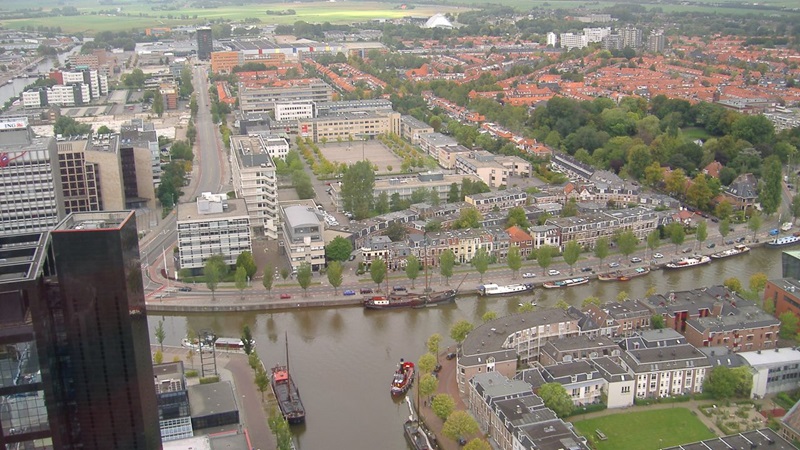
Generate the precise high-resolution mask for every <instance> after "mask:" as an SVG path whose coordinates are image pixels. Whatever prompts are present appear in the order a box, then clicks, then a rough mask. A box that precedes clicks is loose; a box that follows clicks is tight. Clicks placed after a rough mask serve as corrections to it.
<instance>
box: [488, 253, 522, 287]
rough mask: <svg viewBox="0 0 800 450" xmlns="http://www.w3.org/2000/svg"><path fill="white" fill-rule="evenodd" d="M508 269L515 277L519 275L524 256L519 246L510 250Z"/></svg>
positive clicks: (507, 257)
mask: <svg viewBox="0 0 800 450" xmlns="http://www.w3.org/2000/svg"><path fill="white" fill-rule="evenodd" d="M506 260H507V262H508V268H509V269H511V272H512V273H513V275H514V277H516V276H517V275H519V269H520V268H521V267H522V255H521V254H520V251H519V246H517V245H511V246H510V247H509V248H508V256H506ZM481 281H483V279H481Z"/></svg>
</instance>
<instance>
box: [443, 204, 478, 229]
mask: <svg viewBox="0 0 800 450" xmlns="http://www.w3.org/2000/svg"><path fill="white" fill-rule="evenodd" d="M481 220H483V217H482V216H481V213H480V211H478V210H477V209H476V208H475V207H473V206H467V207H464V208H461V212H460V213H459V216H458V219H456V220H455V221H454V222H453V225H451V227H450V228H452V229H454V230H460V229H464V228H479V227H480V225H481Z"/></svg>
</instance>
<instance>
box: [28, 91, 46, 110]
mask: <svg viewBox="0 0 800 450" xmlns="http://www.w3.org/2000/svg"><path fill="white" fill-rule="evenodd" d="M44 92H45V91H41V90H38V89H37V90H34V91H25V92H23V93H22V106H23V107H24V108H41V107H42V106H44V105H46V104H47V95H46V94H45V93H44Z"/></svg>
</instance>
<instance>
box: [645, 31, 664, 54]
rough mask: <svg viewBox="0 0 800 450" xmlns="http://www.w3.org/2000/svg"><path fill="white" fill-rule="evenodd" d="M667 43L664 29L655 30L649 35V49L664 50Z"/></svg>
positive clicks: (651, 50) (657, 51) (655, 51)
mask: <svg viewBox="0 0 800 450" xmlns="http://www.w3.org/2000/svg"><path fill="white" fill-rule="evenodd" d="M665 43H666V39H665V38H664V31H663V30H654V31H653V32H652V33H651V34H650V36H648V37H647V51H649V52H653V53H659V52H663V51H664V44H665Z"/></svg>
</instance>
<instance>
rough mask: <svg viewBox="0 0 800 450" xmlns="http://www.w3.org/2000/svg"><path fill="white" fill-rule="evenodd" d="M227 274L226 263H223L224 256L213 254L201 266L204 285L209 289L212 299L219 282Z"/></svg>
mask: <svg viewBox="0 0 800 450" xmlns="http://www.w3.org/2000/svg"><path fill="white" fill-rule="evenodd" d="M226 275H228V265H227V264H225V257H224V256H222V255H213V256H211V257H209V258H208V259H207V260H206V263H205V265H204V266H203V276H204V277H205V279H206V287H207V288H208V290H210V291H211V299H212V300H214V299H215V297H214V293H215V292H216V290H217V286H218V285H219V282H220V281H222V280H223V279H224V278H225V276H226Z"/></svg>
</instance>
